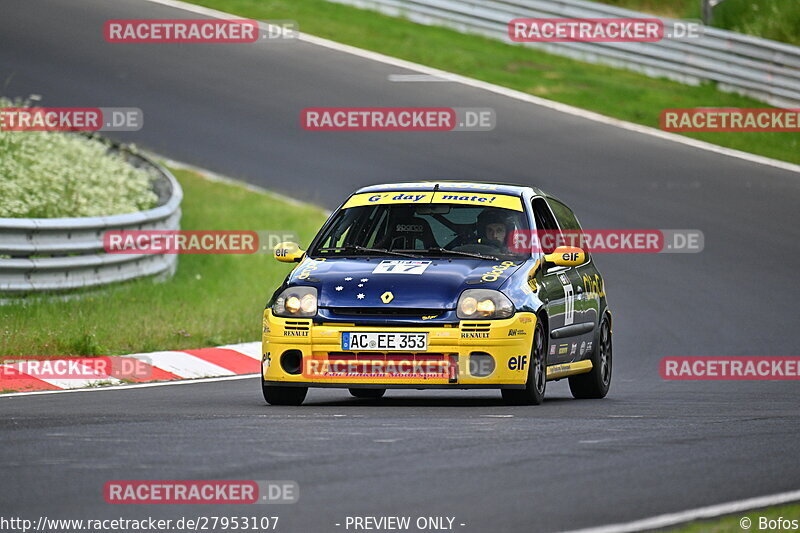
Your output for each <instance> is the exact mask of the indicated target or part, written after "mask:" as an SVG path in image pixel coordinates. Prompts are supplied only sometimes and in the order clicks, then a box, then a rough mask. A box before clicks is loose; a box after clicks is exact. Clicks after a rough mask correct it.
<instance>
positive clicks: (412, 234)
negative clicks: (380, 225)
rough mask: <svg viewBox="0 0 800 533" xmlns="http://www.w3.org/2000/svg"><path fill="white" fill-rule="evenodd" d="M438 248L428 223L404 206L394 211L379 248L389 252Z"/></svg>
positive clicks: (411, 209)
mask: <svg viewBox="0 0 800 533" xmlns="http://www.w3.org/2000/svg"><path fill="white" fill-rule="evenodd" d="M438 246H439V244H438V243H437V242H436V237H434V236H433V230H432V229H431V225H430V224H429V223H428V221H427V220H425V219H424V218H419V217H417V216H415V215H414V211H413V208H410V207H405V206H403V207H401V208H395V209H393V210H392V213H391V215H390V217H389V226H388V231H387V232H386V236H385V237H384V238H383V239H381V242H380V244H379V245H378V246H377V247H378V248H386V249H387V250H425V249H427V248H438Z"/></svg>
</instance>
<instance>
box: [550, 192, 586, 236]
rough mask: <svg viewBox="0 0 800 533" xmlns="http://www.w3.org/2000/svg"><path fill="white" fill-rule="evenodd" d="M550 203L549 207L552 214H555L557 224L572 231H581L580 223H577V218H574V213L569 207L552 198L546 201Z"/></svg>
mask: <svg viewBox="0 0 800 533" xmlns="http://www.w3.org/2000/svg"><path fill="white" fill-rule="evenodd" d="M548 203H549V204H550V208H551V209H552V210H553V214H555V216H556V219H558V225H559V226H561V229H562V230H573V231H581V225H580V224H579V223H578V219H577V218H575V214H574V213H573V212H572V211H571V210H570V208H569V207H567V206H565V205H564V204H562V203H561V202H558V201H556V200H553V199H552V198H551V199H550V200H549V201H548Z"/></svg>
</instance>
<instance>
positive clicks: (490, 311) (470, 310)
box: [456, 289, 514, 320]
mask: <svg viewBox="0 0 800 533" xmlns="http://www.w3.org/2000/svg"><path fill="white" fill-rule="evenodd" d="M513 314H514V304H512V303H511V300H509V299H508V296H506V295H505V294H503V293H502V292H500V291H495V290H491V289H467V290H465V291H464V292H462V293H461V298H459V299H458V309H457V311H456V315H457V316H458V318H460V319H462V320H475V319H481V318H508V317H510V316H511V315H513Z"/></svg>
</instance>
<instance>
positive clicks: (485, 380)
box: [262, 181, 612, 405]
mask: <svg viewBox="0 0 800 533" xmlns="http://www.w3.org/2000/svg"><path fill="white" fill-rule="evenodd" d="M580 230H581V227H580V224H579V223H578V220H577V219H576V217H575V215H574V214H573V213H572V211H571V210H570V209H569V208H568V207H567V206H566V205H564V204H563V203H562V202H560V201H559V200H558V199H556V198H554V197H552V196H550V195H548V194H545V193H544V192H542V191H540V190H538V189H536V188H533V187H524V186H517V185H505V184H497V183H463V182H458V183H456V182H447V181H439V182H418V183H396V184H387V185H375V186H370V187H365V188H362V189H360V190H358V191H356V192H355V193H354V194H353V195H351V196H350V197H349V198H348V199H347V200H346V201H345V202H344V203H343V204H342V205H341V206H340V207H339V208H338V209H336V210H335V211H334V213H333V214H332V215H331V217H330V218H329V219H328V221H327V222H326V223H325V225H324V226H323V227H322V229H321V230H320V231H319V233H318V234H317V236H316V237H315V238H314V240H313V241H312V242H311V244H310V246H309V247H308V250H305V251H304V250H302V249H301V248H300V247H299V245H297V244H296V243H281V244H279V245H278V246H277V247H276V248H275V258H276V259H278V260H279V261H283V262H297V263H299V264H297V266H296V267H295V268H294V270H292V272H291V273H290V274H289V275H288V276H287V277H286V279H285V281H284V282H283V284H282V285H281V286H280V287H279V288H278V289H277V291H275V293H274V294H273V296H272V298H271V299H270V301H269V302H268V304H267V307H266V309H265V310H264V318H263V351H262V353H263V359H262V389H263V393H264V398H265V399H266V401H267V402H268V403H270V404H273V405H299V404H301V403H302V402H303V400H304V399H305V397H306V393H307V391H308V388H309V387H338V388H346V389H349V391H350V393H351V394H352V395H353V396H355V397H357V398H373V399H374V398H380V397H381V396H383V395H384V393H385V392H386V389H398V388H405V389H432V388H438V389H485V388H494V389H500V391H501V393H502V396H503V398H504V400H505V401H506V402H508V403H510V404H518V405H519V404H539V403H541V402H542V400H543V399H544V395H545V387H546V384H547V381H550V380H559V379H562V378H568V379H569V386H570V390H571V391H572V394H573V396H574V397H576V398H602V397H604V396H605V395H606V394H607V393H608V389H609V386H610V384H611V363H612V344H611V313H610V311H609V309H608V306H607V303H606V295H605V290H604V285H603V278H602V276H601V275H600V273H599V272H598V270H597V268H596V267H595V265H594V262H593V261H592V257H591V254H590V253H589V251H588V250H583V249H581V248H578V247H574V246H572V247H565V246H558V247H555V248H552V247H551V248H548V245H547V244H546V243H544V240H543V239H534V238H528V237H530V236H537V235H541V234H542V232H544V233H546V234H549V235H552V234H553V233H556V234H557V233H559V232H564V233H567V232H576V231H578V232H579V231H580ZM520 242H525V243H532V242H536V243H537V246H529V245H528V244H525V245H520Z"/></svg>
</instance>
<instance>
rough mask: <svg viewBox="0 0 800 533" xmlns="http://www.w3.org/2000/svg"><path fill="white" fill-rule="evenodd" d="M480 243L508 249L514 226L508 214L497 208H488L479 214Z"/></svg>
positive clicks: (498, 248)
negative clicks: (498, 210) (496, 209)
mask: <svg viewBox="0 0 800 533" xmlns="http://www.w3.org/2000/svg"><path fill="white" fill-rule="evenodd" d="M477 223H478V243H479V244H484V245H487V246H491V247H493V248H496V249H497V250H500V251H506V250H507V249H508V247H507V239H508V235H509V233H510V232H511V229H512V228H513V227H514V224H513V222H512V221H510V220H509V219H508V217H507V216H505V215H503V214H502V213H500V212H497V211H495V210H486V211H484V212H483V213H481V214H480V215H478V220H477Z"/></svg>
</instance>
